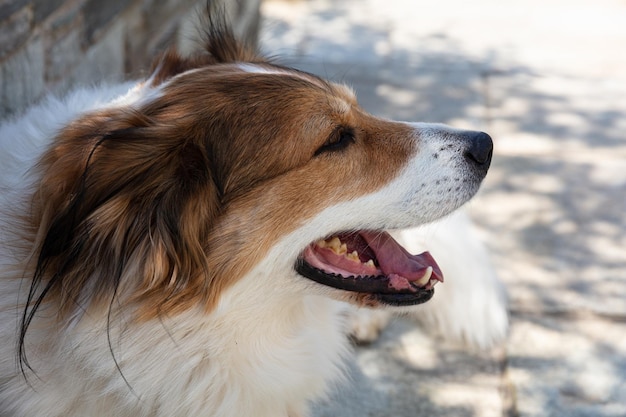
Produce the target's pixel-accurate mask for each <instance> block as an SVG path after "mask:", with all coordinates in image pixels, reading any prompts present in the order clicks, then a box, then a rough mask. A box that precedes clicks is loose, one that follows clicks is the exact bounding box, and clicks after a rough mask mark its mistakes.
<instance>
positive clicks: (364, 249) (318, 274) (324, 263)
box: [295, 230, 443, 306]
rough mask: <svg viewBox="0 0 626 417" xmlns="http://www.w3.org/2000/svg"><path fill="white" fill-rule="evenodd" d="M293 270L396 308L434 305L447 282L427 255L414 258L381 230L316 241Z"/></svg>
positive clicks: (349, 233) (305, 250)
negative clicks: (439, 285) (430, 302)
mask: <svg viewBox="0 0 626 417" xmlns="http://www.w3.org/2000/svg"><path fill="white" fill-rule="evenodd" d="M295 268H296V271H297V272H298V273H299V274H300V275H302V276H304V277H306V278H309V279H311V280H313V281H315V282H318V283H320V284H323V285H327V286H329V287H333V288H337V289H340V290H344V291H351V292H356V293H361V294H367V295H369V296H370V297H372V298H373V299H375V300H377V301H379V302H381V303H384V304H389V305H396V306H401V305H414V304H421V303H424V302H426V301H428V300H430V298H431V297H432V296H433V294H434V290H433V287H434V286H435V284H436V283H437V282H439V281H441V282H443V275H442V273H441V269H439V266H438V265H437V263H436V262H435V260H434V259H433V257H432V256H431V255H430V254H429V253H428V252H424V253H421V254H419V255H411V254H410V253H409V252H407V251H406V249H404V248H403V247H402V246H400V244H399V243H398V242H396V241H395V240H394V239H393V238H392V237H391V236H390V235H389V233H387V232H380V231H379V232H374V231H364V230H361V231H357V232H344V233H338V234H335V235H332V236H329V237H327V238H326V239H323V240H318V241H317V242H313V243H311V244H310V245H309V246H307V247H306V248H305V249H304V251H303V252H302V253H301V254H300V256H299V257H298V260H297V261H296V266H295Z"/></svg>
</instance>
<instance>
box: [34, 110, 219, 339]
mask: <svg viewBox="0 0 626 417" xmlns="http://www.w3.org/2000/svg"><path fill="white" fill-rule="evenodd" d="M93 132H102V133H99V134H96V135H94V134H93ZM181 134H184V133H181V132H179V131H178V130H177V129H175V128H172V127H167V126H165V127H163V126H159V125H151V122H150V120H148V119H147V118H144V117H142V116H141V115H137V114H133V113H128V112H122V111H119V110H117V111H109V112H108V113H107V114H100V115H98V116H94V115H91V116H88V117H85V118H84V119H83V120H78V121H76V122H75V123H73V124H72V125H70V126H69V127H68V128H66V129H65V130H64V131H62V133H61V135H60V136H59V138H57V142H56V143H57V145H56V146H55V147H54V148H53V149H51V150H50V151H49V152H48V154H47V155H46V156H45V158H44V160H43V162H42V164H41V169H42V170H43V173H42V175H43V181H42V183H41V185H40V188H39V192H38V193H37V194H36V197H35V201H34V205H33V207H35V209H36V213H35V214H34V218H36V219H37V220H36V222H37V223H36V224H34V225H33V226H34V228H36V229H37V230H38V236H39V238H38V242H36V245H37V246H38V257H37V266H36V274H35V277H34V280H33V283H32V288H31V291H30V295H29V300H28V304H29V305H31V307H30V309H29V311H28V312H27V313H26V312H25V316H24V325H26V327H27V325H28V323H29V322H30V320H32V317H33V314H34V311H35V310H36V308H37V306H39V305H40V304H41V303H42V301H43V300H44V299H52V300H51V301H54V302H58V303H59V304H60V311H62V312H65V313H70V312H75V311H77V310H81V309H88V308H90V307H91V306H94V305H101V306H103V307H105V308H108V307H110V306H111V305H113V300H115V305H118V304H122V305H128V304H129V303H130V304H132V303H135V302H138V305H141V306H144V307H145V306H150V308H151V309H153V310H152V311H140V312H139V314H143V315H156V314H158V313H159V312H160V311H168V312H169V311H171V310H173V309H184V308H188V307H189V305H188V302H192V301H197V296H202V291H203V288H204V287H205V286H206V282H207V274H208V270H207V267H206V259H205V249H206V248H205V247H204V245H205V244H206V242H207V239H208V238H207V236H208V234H209V231H210V229H211V227H212V226H213V224H214V221H215V219H216V217H217V216H218V214H219V212H220V191H219V189H220V187H218V185H217V184H216V183H215V180H214V178H213V174H212V169H211V166H210V162H209V160H210V158H209V156H208V155H207V152H206V149H204V146H202V144H198V143H196V142H194V141H193V140H186V138H182V137H180V136H179V135H181ZM191 293H193V294H194V296H193V297H190V296H189V294H191Z"/></svg>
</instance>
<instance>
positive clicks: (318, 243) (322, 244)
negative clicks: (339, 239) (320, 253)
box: [315, 239, 327, 248]
mask: <svg viewBox="0 0 626 417" xmlns="http://www.w3.org/2000/svg"><path fill="white" fill-rule="evenodd" d="M315 244H316V245H317V246H319V247H320V248H325V247H326V246H327V245H326V241H325V240H324V239H320V240H318V241H317V242H315Z"/></svg>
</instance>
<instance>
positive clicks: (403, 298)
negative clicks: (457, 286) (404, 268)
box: [295, 260, 435, 307]
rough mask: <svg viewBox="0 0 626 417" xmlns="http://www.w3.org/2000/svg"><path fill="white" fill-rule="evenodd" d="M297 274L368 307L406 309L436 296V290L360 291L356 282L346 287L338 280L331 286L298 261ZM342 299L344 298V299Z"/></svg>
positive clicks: (302, 262) (379, 289)
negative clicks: (355, 284) (340, 292)
mask: <svg viewBox="0 0 626 417" xmlns="http://www.w3.org/2000/svg"><path fill="white" fill-rule="evenodd" d="M295 269H296V272H298V273H299V274H300V275H301V276H302V277H303V278H307V279H310V280H311V281H313V282H317V283H318V284H319V285H324V286H326V287H329V288H333V289H335V290H338V291H342V292H343V293H344V297H345V298H346V299H347V300H348V301H351V302H354V303H356V304H358V305H362V306H368V307H380V306H392V307H406V306H413V305H417V304H422V303H425V302H427V301H428V300H430V299H431V298H432V297H433V295H434V294H435V291H434V289H432V288H431V289H416V290H414V291H411V292H391V291H389V289H385V288H377V289H376V290H374V288H370V290H369V291H360V290H359V289H358V288H356V287H355V286H354V280H350V282H351V283H352V285H346V282H343V283H341V279H340V278H337V280H338V282H337V285H336V286H335V285H331V284H330V283H329V282H324V280H323V279H320V276H319V273H320V272H321V271H319V270H316V268H313V267H311V266H310V265H309V264H308V263H306V262H304V261H302V260H298V262H297V263H296V265H295ZM344 297H342V298H344Z"/></svg>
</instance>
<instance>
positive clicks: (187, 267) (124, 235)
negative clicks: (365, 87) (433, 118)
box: [33, 34, 415, 319]
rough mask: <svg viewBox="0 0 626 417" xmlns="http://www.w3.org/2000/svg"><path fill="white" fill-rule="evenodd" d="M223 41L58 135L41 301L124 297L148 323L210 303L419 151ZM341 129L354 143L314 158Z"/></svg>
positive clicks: (304, 78)
mask: <svg viewBox="0 0 626 417" xmlns="http://www.w3.org/2000/svg"><path fill="white" fill-rule="evenodd" d="M221 37H222V38H221V41H220V42H221V43H220V45H222V49H221V50H219V51H217V50H216V49H215V47H214V46H212V44H211V43H209V44H208V45H207V51H208V52H207V54H206V55H203V56H200V55H198V56H196V57H194V58H191V59H184V58H181V57H180V56H178V55H177V54H176V53H173V52H169V53H168V54H166V55H165V56H164V57H163V58H162V59H161V60H160V61H159V63H158V64H157V65H156V67H155V68H156V69H155V71H156V72H155V75H154V77H153V81H152V82H153V84H162V83H164V82H166V81H168V80H170V81H169V82H168V84H166V85H164V87H163V90H162V94H161V96H160V97H159V98H157V99H156V100H154V101H152V102H150V103H149V104H146V105H144V106H143V107H142V108H136V109H128V108H124V109H113V110H102V111H98V112H95V113H92V114H87V115H85V116H83V117H81V118H80V119H79V120H77V121H75V122H73V123H72V124H70V125H69V126H68V127H67V128H65V129H64V130H63V131H62V132H61V133H60V134H59V135H58V137H57V139H56V141H55V146H54V147H53V148H52V149H51V150H50V151H49V152H48V153H47V154H46V155H45V157H44V159H43V161H42V162H41V165H40V169H41V170H42V172H43V181H42V184H41V187H40V190H39V191H38V193H37V197H36V199H35V207H36V210H35V214H34V216H33V219H35V223H34V225H33V226H34V228H35V229H37V230H38V235H39V236H40V240H39V242H38V245H39V247H40V255H39V259H38V268H37V274H36V279H35V281H34V287H38V289H37V291H35V293H34V294H37V295H35V296H34V297H33V299H36V298H37V297H41V299H43V298H46V299H47V298H50V297H51V298H53V299H56V300H57V301H58V303H59V304H60V307H61V308H60V311H61V313H62V314H67V313H69V312H70V311H72V310H75V308H76V304H79V305H80V306H82V307H81V308H84V309H89V308H93V307H94V306H100V307H103V306H104V307H111V306H112V305H113V299H114V298H117V301H116V302H115V305H121V306H125V305H129V304H130V305H136V306H138V315H139V316H141V317H143V318H144V319H148V318H152V317H154V316H156V315H158V314H161V313H167V314H175V313H176V312H178V311H182V310H185V309H189V308H191V307H193V306H194V305H202V306H204V307H205V308H207V309H211V308H213V307H214V306H215V304H216V302H217V300H218V298H219V294H220V293H221V292H222V291H224V290H225V289H226V288H228V287H230V286H231V285H233V283H235V282H236V281H237V280H238V279H239V278H241V277H242V276H243V275H244V274H245V273H246V272H248V271H249V270H250V268H251V267H252V266H253V265H254V264H255V263H257V262H258V261H259V260H260V259H261V258H262V257H263V256H264V255H265V254H266V252H267V251H268V250H269V248H270V247H271V246H272V243H273V242H274V241H275V240H277V239H278V238H279V237H281V236H283V235H285V234H286V233H288V232H290V231H292V230H295V229H296V228H297V227H298V226H300V225H301V224H302V223H303V222H305V221H306V220H307V219H308V218H311V217H312V216H313V215H315V214H316V213H318V212H319V211H321V210H322V209H323V208H325V207H327V206H328V205H329V204H332V203H334V202H339V201H345V200H349V199H351V198H354V197H356V196H360V195H363V194H366V193H371V192H372V191H374V190H376V189H377V188H379V187H381V186H382V185H384V184H386V183H387V182H388V181H389V180H390V178H392V177H393V176H394V175H395V174H396V173H397V171H398V170H399V169H400V168H401V166H402V163H403V162H404V161H405V159H402V158H398V155H406V156H407V157H408V156H409V155H410V154H412V153H413V152H414V151H415V150H414V149H412V147H413V146H414V145H413V144H412V142H410V141H409V140H408V139H407V140H406V141H405V142H401V141H398V140H397V138H398V137H402V136H404V137H410V133H409V132H408V129H409V128H408V127H406V126H404V125H402V124H397V123H393V122H388V121H383V120H379V119H376V118H374V117H372V116H370V115H368V114H366V113H365V112H363V111H362V110H361V109H360V108H359V107H358V106H357V105H356V100H355V98H354V97H353V95H352V94H351V93H350V92H348V91H347V89H345V88H344V87H342V86H336V85H333V84H329V83H327V82H325V81H323V80H321V79H319V78H316V77H314V76H312V75H309V74H304V73H299V72H295V71H292V70H287V69H284V68H281V67H277V66H272V65H270V64H262V65H265V66H266V67H267V68H268V70H273V71H276V72H283V71H284V72H285V74H271V73H270V74H264V73H248V72H245V71H242V70H241V69H239V68H238V67H237V66H236V65H235V64H233V63H232V61H253V62H263V60H262V59H261V58H259V57H256V56H252V55H250V53H249V51H247V50H246V49H244V48H239V47H238V46H236V45H237V44H235V43H234V40H232V38H231V37H229V35H228V34H226V35H225V34H222V35H221ZM224 45H225V46H224ZM224 48H225V49H224ZM238 54H239V55H238ZM190 69H197V71H193V72H189V73H186V74H183V75H181V76H180V77H176V76H177V75H179V74H181V73H182V72H184V71H188V70H190ZM173 77H176V78H173ZM345 129H349V130H350V131H351V132H352V134H353V135H354V144H353V146H350V147H348V148H346V149H343V150H340V151H336V152H325V153H320V154H317V151H318V150H319V149H320V148H321V147H322V146H323V145H324V144H328V143H330V142H333V141H335V140H336V136H337V135H339V134H340V132H341V131H342V130H345ZM391 138H394V140H391ZM319 179H321V181H320V180H319ZM270 213H271V216H268V214H270ZM264 216H267V217H271V218H270V219H268V218H266V219H264V220H262V221H259V222H258V224H259V225H262V226H259V227H257V228H251V227H250V225H251V224H255V223H257V222H255V221H254V220H253V219H255V218H258V217H264ZM243 224H245V225H246V227H242V225H243ZM244 230H245V231H246V235H242V231H244ZM241 253H244V254H246V256H245V257H242V256H233V254H241ZM242 259H245V261H242ZM87 294H89V296H87Z"/></svg>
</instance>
